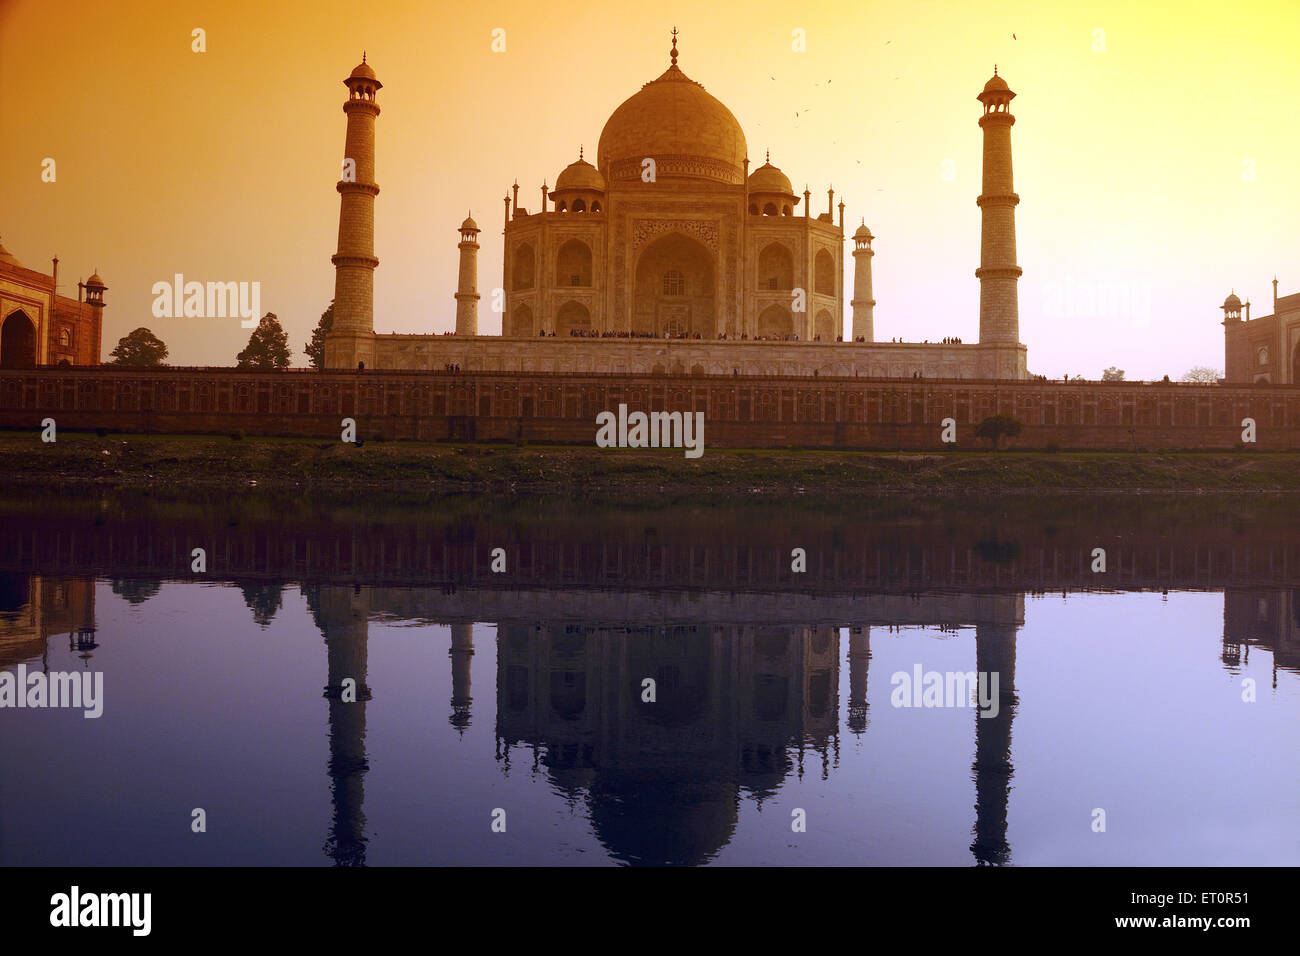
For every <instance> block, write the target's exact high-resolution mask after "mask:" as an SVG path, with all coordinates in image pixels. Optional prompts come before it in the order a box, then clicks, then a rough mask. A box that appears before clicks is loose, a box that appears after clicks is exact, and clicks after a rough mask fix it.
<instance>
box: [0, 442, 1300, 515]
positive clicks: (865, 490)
mask: <svg viewBox="0 0 1300 956" xmlns="http://www.w3.org/2000/svg"><path fill="white" fill-rule="evenodd" d="M0 474H2V475H3V476H4V477H3V479H2V482H0V483H2V484H3V486H4V487H7V488H10V489H18V488H22V487H46V488H48V487H50V486H51V485H59V486H62V487H75V488H93V487H113V486H116V487H121V488H138V489H149V488H155V489H168V490H183V489H187V488H188V489H196V490H202V489H218V488H221V489H232V488H236V487H248V486H256V487H259V488H262V489H265V490H285V491H290V490H295V491H303V492H312V493H314V494H324V495H331V494H334V493H355V492H358V491H363V490H368V489H369V490H387V491H392V492H394V493H411V492H415V493H421V494H423V493H435V494H454V493H471V492H488V493H493V494H500V495H516V494H518V495H535V494H545V495H560V496H566V497H576V498H581V497H586V496H592V495H595V496H599V497H615V498H617V497H638V498H642V499H648V498H662V499H665V500H677V499H686V498H692V499H696V500H699V499H706V498H727V499H735V498H737V497H743V496H766V495H776V496H780V495H802V494H807V495H825V494H836V495H871V494H926V495H949V494H951V495H961V494H975V493H978V494H998V493H1016V494H1024V493H1047V492H1088V493H1105V492H1144V493H1154V492H1186V493H1199V492H1291V491H1300V454H1290V453H1287V454H1265V453H1257V452H1236V453H1172V454H1161V453H1065V452H1063V453H1058V454H1049V453H1042V452H1033V453H1030V452H1001V453H992V452H950V453H945V454H897V453H878V452H846V451H800V450H793V451H787V450H771V449H764V450H752V451H746V450H713V449H710V450H709V451H707V452H706V453H705V455H704V456H703V457H702V458H699V459H696V460H689V459H687V458H685V457H684V456H683V455H682V453H681V451H673V450H662V451H658V450H655V451H640V450H625V449H624V450H616V449H603V450H602V449H597V448H594V447H591V446H582V447H574V446H515V445H472V444H471V445H451V444H442V443H419V442H367V443H365V444H364V445H363V446H361V447H356V446H353V445H345V444H344V443H342V442H338V441H333V442H324V441H320V440H318V439H289V438H245V439H242V440H235V439H232V438H228V437H221V438H217V437H204V436H158V435H109V436H107V437H97V436H96V435H93V434H87V433H67V432H65V433H63V434H60V435H59V439H58V441H57V442H55V443H50V444H45V443H42V442H41V440H40V437H39V434H37V433H35V432H3V433H0Z"/></svg>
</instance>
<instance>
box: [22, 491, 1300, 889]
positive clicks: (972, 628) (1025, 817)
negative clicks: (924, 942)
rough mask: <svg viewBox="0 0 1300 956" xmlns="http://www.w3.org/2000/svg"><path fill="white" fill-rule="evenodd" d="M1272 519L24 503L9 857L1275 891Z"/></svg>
mask: <svg viewBox="0 0 1300 956" xmlns="http://www.w3.org/2000/svg"><path fill="white" fill-rule="evenodd" d="M1291 510H1294V509H1291V508H1290V507H1289V506H1279V508H1277V509H1275V508H1273V507H1272V506H1271V505H1268V504H1266V503H1253V504H1249V505H1241V504H1232V505H1228V506H1220V505H1218V504H1207V503H1202V504H1200V505H1198V506H1196V507H1191V506H1184V505H1180V504H1177V503H1175V504H1163V505H1162V504H1151V503H1149V502H1145V503H1130V504H1124V505H1116V504H1115V503H1114V502H1104V501H1103V502H1095V503H1083V502H1077V503H1074V504H1072V505H1071V506H1070V507H1069V508H1062V507H1060V506H1059V505H1057V506H1049V505H1046V504H1042V503H1036V504H1027V505H1023V506H1022V505H1016V504H1010V505H1008V504H989V505H983V504H981V505H960V506H951V507H947V506H934V507H928V508H927V507H920V506H910V505H894V506H888V507H886V506H880V507H877V508H875V509H866V510H865V511H862V512H858V513H825V512H823V511H822V510H816V509H811V508H810V506H808V505H806V504H805V505H800V506H794V505H790V506H778V507H775V508H773V507H766V508H743V507H736V508H732V509H721V510H720V509H691V508H678V509H668V510H660V511H655V512H646V513H637V514H631V513H629V512H626V511H619V512H614V511H608V512H601V511H600V510H599V509H592V510H587V511H575V510H572V509H558V510H551V509H548V508H546V507H542V506H536V507H533V508H526V509H522V510H521V509H519V508H512V509H500V508H499V509H497V510H496V511H492V510H485V509H484V507H483V505H482V503H481V502H480V503H477V504H474V503H459V504H440V505H438V506H436V507H435V506H433V505H421V506H418V507H411V508H404V507H397V506H393V507H391V508H390V507H383V506H380V505H379V504H375V505H374V506H373V507H371V508H347V507H340V508H334V509H325V508H312V509H307V510H297V511H295V510H294V506H292V505H287V506H286V505H284V504H283V503H278V502H252V503H250V502H247V501H238V500H232V501H226V502H216V503H214V502H210V501H205V502H187V501H183V500H181V501H171V502H165V503H164V502H156V501H143V500H126V499H117V498H112V499H99V498H60V499H57V500H48V501H41V502H37V503H32V502H9V503H8V504H7V505H5V506H4V515H5V518H4V520H5V531H4V532H3V541H2V542H0V667H2V668H3V669H4V670H6V671H8V672H10V673H17V671H18V668H19V666H20V665H22V666H23V667H25V668H26V669H27V670H28V671H31V670H36V669H45V670H47V671H50V672H58V671H83V670H88V671H91V672H102V674H103V682H104V713H103V716H102V717H101V718H99V719H95V720H87V719H84V718H83V717H82V714H81V712H80V711H79V710H50V709H45V710H41V709H4V710H0V766H2V767H3V768H4V770H3V773H0V863H3V864H8V865H14V864H59V865H99V864H143V865H151V864H180V865H187V864H196V865H212V864H217V865H222V864H270V865H284V864H292V865H333V864H341V865H358V864H369V865H385V864H511V865H514V864H566V865H608V864H638V863H684V864H701V863H713V864H722V865H726V864H742V865H753V864H796V865H811V864H850V865H854V864H865V865H935V864H937V865H954V866H968V865H973V864H977V863H1011V864H1018V865H1039V864H1081V865H1093V864H1119V865H1164V864H1174V865H1182V864H1187V865H1202V864H1210V865H1219V864H1247V865H1254V864H1268V865H1296V864H1297V863H1300V800H1297V799H1296V794H1297V793H1300V758H1298V757H1297V750H1296V746H1295V732H1296V728H1297V726H1300V722H1298V721H1297V718H1300V550H1298V549H1297V544H1296V542H1298V541H1300V535H1297V533H1296V527H1295V526H1294V522H1293V519H1290V518H1289V517H1287V516H1288V515H1289V512H1290V511H1291ZM199 546H203V547H205V550H206V551H207V555H208V570H207V572H206V573H204V574H195V573H193V572H191V571H190V568H189V565H190V557H189V555H190V549H191V547H199ZM494 547H501V548H503V549H504V550H505V552H506V556H507V571H506V572H504V573H501V574H493V573H492V571H491V570H490V564H491V549H492V548H494ZM794 547H803V548H804V549H805V550H806V553H807V571H805V572H803V573H794V572H792V571H790V560H791V559H790V550H791V549H792V548H794ZM1095 547H1102V548H1104V549H1105V550H1106V552H1107V559H1108V568H1107V571H1106V572H1105V573H1104V574H1099V573H1096V572H1093V571H1092V570H1091V564H1092V562H1093V560H1094V559H1093V556H1092V553H1093V548H1095ZM917 667H919V668H920V670H921V671H922V672H929V671H936V672H939V673H940V674H949V673H964V672H972V671H974V672H978V671H988V672H996V673H997V674H998V675H999V678H1000V684H999V694H998V695H997V701H998V706H997V713H996V715H995V716H992V717H979V716H977V713H978V711H977V710H976V709H974V708H972V707H971V706H969V703H968V702H967V701H964V700H958V701H955V702H951V703H952V704H953V705H952V706H941V707H901V706H894V703H893V702H892V701H891V694H892V693H893V691H894V686H893V684H894V681H895V675H899V674H906V675H908V676H910V675H912V674H913V673H914V672H915V669H916V668H917ZM349 678H350V679H351V680H353V681H355V682H356V686H357V700H356V701H348V700H344V699H342V698H343V697H344V696H345V692H344V690H343V688H344V687H345V686H346V685H345V681H346V680H347V679H349ZM646 678H649V679H652V680H653V681H654V686H655V700H654V701H653V702H647V701H645V700H644V699H643V686H644V685H643V681H644V680H645V679H646ZM1251 682H1253V688H1254V693H1253V696H1254V700H1253V702H1246V701H1244V700H1243V695H1245V696H1247V697H1248V696H1250V694H1249V689H1250V687H1251V686H1252V685H1251ZM195 808H202V809H203V810H204V811H205V812H206V816H207V832H206V833H203V834H195V833H193V832H191V828H190V822H191V813H192V811H193V810H194V809H195ZM1098 809H1101V810H1104V811H1105V824H1106V826H1105V832H1094V819H1095V817H1096V813H1095V811H1096V810H1098ZM498 811H504V818H505V821H506V826H505V832H494V830H493V828H492V823H493V819H494V814H495V815H496V816H497V817H498V818H500V816H501V813H500V812H498ZM798 811H802V813H799V812H798ZM800 816H801V817H803V818H805V819H806V830H805V831H804V832H795V831H794V830H792V820H794V819H795V818H796V817H800Z"/></svg>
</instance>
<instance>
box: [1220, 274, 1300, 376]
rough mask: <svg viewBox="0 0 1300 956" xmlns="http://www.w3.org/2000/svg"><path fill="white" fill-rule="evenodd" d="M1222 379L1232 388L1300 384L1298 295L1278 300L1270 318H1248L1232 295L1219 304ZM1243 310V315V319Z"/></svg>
mask: <svg viewBox="0 0 1300 956" xmlns="http://www.w3.org/2000/svg"><path fill="white" fill-rule="evenodd" d="M1220 308H1222V309H1223V351H1224V357H1223V360H1224V365H1223V378H1224V381H1225V382H1229V383H1231V384H1233V385H1252V384H1253V385H1297V384H1300V293H1295V294H1293V295H1284V296H1282V297H1280V298H1279V297H1278V294H1277V279H1274V280H1273V314H1272V315H1265V316H1261V317H1259V318H1257V319H1252V318H1251V317H1250V303H1249V302H1246V303H1245V305H1244V306H1243V304H1242V301H1241V299H1240V298H1239V297H1238V296H1237V294H1236V293H1235V292H1233V293H1231V294H1229V296H1228V297H1227V298H1226V299H1224V300H1223V305H1222V306H1221V307H1220ZM1243 309H1244V312H1245V314H1244V315H1243V314H1242V313H1243Z"/></svg>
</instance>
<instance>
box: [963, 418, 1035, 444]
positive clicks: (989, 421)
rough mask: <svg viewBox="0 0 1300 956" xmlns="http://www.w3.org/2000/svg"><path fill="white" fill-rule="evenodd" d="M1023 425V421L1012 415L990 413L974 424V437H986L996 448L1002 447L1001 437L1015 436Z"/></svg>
mask: <svg viewBox="0 0 1300 956" xmlns="http://www.w3.org/2000/svg"><path fill="white" fill-rule="evenodd" d="M1024 427H1025V423H1024V422H1022V421H1021V420H1020V419H1018V418H1016V417H1015V416H1014V415H990V416H989V417H988V418H986V419H984V421H982V422H980V423H979V424H978V425H976V426H975V437H976V438H987V439H988V440H989V441H991V442H992V443H993V448H994V450H997V449H1000V448H1001V447H1002V439H1003V438H1015V437H1016V436H1017V435H1019V434H1020V432H1021V430H1022V429H1023V428H1024Z"/></svg>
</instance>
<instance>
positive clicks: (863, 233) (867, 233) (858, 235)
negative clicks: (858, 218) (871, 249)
mask: <svg viewBox="0 0 1300 956" xmlns="http://www.w3.org/2000/svg"><path fill="white" fill-rule="evenodd" d="M853 238H854V239H874V238H876V237H875V236H873V235H872V234H871V230H870V229H868V228H867V222H866V220H865V219H864V220H863V221H862V225H860V226H858V231H857V232H855V233H854V234H853Z"/></svg>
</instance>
